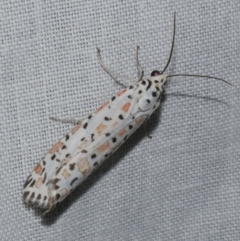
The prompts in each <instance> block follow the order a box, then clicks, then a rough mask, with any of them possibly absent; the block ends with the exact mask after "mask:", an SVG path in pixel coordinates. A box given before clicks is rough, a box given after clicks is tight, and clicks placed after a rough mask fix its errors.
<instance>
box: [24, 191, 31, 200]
mask: <svg viewBox="0 0 240 241" xmlns="http://www.w3.org/2000/svg"><path fill="white" fill-rule="evenodd" d="M29 193H30V192H29V191H27V192H24V193H23V199H26V197H27V196H28V195H29Z"/></svg>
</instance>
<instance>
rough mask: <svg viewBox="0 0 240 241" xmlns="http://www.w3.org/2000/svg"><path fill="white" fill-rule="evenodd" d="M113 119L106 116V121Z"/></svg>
mask: <svg viewBox="0 0 240 241" xmlns="http://www.w3.org/2000/svg"><path fill="white" fill-rule="evenodd" d="M111 119H112V118H109V117H107V116H105V117H104V120H105V121H110V120H111Z"/></svg>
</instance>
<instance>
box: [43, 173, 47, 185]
mask: <svg viewBox="0 0 240 241" xmlns="http://www.w3.org/2000/svg"><path fill="white" fill-rule="evenodd" d="M46 179H47V173H46V172H45V174H44V178H43V183H44V182H45V181H46Z"/></svg>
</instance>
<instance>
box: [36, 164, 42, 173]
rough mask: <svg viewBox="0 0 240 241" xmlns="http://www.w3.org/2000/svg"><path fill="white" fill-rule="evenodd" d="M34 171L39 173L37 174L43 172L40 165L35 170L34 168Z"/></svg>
mask: <svg viewBox="0 0 240 241" xmlns="http://www.w3.org/2000/svg"><path fill="white" fill-rule="evenodd" d="M34 171H35V172H36V173H37V174H40V173H41V172H42V166H41V165H40V164H38V165H37V166H36V167H35V168H34Z"/></svg>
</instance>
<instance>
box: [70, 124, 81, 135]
mask: <svg viewBox="0 0 240 241" xmlns="http://www.w3.org/2000/svg"><path fill="white" fill-rule="evenodd" d="M81 127H82V124H81V123H80V124H78V125H77V126H75V127H74V128H73V129H72V130H71V133H72V134H74V133H75V132H76V131H78V130H79V129H80V128H81Z"/></svg>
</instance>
